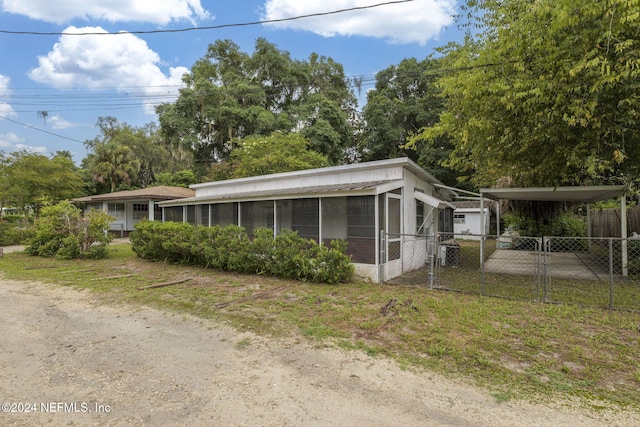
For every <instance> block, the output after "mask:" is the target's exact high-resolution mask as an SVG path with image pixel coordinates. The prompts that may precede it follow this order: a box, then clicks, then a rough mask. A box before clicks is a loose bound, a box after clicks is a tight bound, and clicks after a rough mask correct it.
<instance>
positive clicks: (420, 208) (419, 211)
mask: <svg viewBox="0 0 640 427" xmlns="http://www.w3.org/2000/svg"><path fill="white" fill-rule="evenodd" d="M423 222H424V203H423V202H421V201H420V200H416V234H421V233H422V234H427V229H426V227H423V225H422V223H423Z"/></svg>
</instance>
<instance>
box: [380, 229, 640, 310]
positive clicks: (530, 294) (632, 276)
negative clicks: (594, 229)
mask: <svg viewBox="0 0 640 427" xmlns="http://www.w3.org/2000/svg"><path fill="white" fill-rule="evenodd" d="M385 240H386V241H385ZM393 242H398V243H395V244H392V243H393ZM383 245H384V249H385V250H386V251H387V252H386V253H384V254H381V255H384V257H382V258H381V259H382V260H388V262H387V264H386V265H385V268H386V270H385V271H384V275H383V277H389V278H390V279H389V280H388V282H389V283H400V284H410V285H419V286H426V287H429V288H430V289H446V290H451V291H458V292H467V293H474V294H480V295H487V296H495V297H501V298H511V299H517V300H526V301H539V302H544V303H559V304H577V305H583V306H590V307H600V308H609V309H620V310H632V311H640V239H619V238H618V239H616V238H566V237H522V236H480V235H469V234H464V235H454V234H451V233H447V234H441V235H438V236H429V237H427V236H413V235H387V236H386V237H385V238H383V239H382V242H381V247H383ZM402 272H404V273H402ZM401 273H402V274H401Z"/></svg>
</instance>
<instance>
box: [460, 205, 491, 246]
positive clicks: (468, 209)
mask: <svg viewBox="0 0 640 427" xmlns="http://www.w3.org/2000/svg"><path fill="white" fill-rule="evenodd" d="M452 204H453V205H454V206H455V209H454V211H453V233H454V234H455V237H456V239H468V240H480V236H481V235H482V234H485V235H487V234H489V225H490V215H491V210H490V209H489V206H488V204H487V205H485V206H484V226H483V219H482V215H481V214H480V212H481V211H480V202H479V201H465V202H452Z"/></svg>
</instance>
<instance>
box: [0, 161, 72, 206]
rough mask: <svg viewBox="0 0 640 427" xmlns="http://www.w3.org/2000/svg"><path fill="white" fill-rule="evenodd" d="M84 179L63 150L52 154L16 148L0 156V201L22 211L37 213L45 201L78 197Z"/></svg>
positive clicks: (54, 201) (53, 201)
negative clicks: (50, 155)
mask: <svg viewBox="0 0 640 427" xmlns="http://www.w3.org/2000/svg"><path fill="white" fill-rule="evenodd" d="M82 187H83V181H82V177H81V174H80V172H79V170H78V168H77V167H76V166H75V165H74V164H73V161H72V160H71V159H70V158H69V157H68V156H67V155H66V153H65V152H59V153H56V155H54V156H53V157H52V158H49V157H47V156H43V155H41V154H34V153H29V152H26V151H18V152H14V153H11V154H9V155H6V156H5V155H4V154H2V156H0V204H2V205H3V206H5V207H13V208H18V209H19V211H20V212H21V213H23V214H25V215H26V214H27V213H30V212H33V213H36V214H37V213H38V210H39V209H40V208H41V207H42V206H43V204H44V203H45V201H47V200H48V201H49V202H52V203H56V202H59V201H60V200H66V199H70V198H73V197H78V196H80V195H81V194H82Z"/></svg>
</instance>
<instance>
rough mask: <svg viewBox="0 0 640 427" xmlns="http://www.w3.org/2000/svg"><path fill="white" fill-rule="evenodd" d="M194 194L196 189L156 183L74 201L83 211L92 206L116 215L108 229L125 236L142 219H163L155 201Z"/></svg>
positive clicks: (88, 209)
mask: <svg viewBox="0 0 640 427" xmlns="http://www.w3.org/2000/svg"><path fill="white" fill-rule="evenodd" d="M194 195H195V191H194V190H192V189H190V188H182V187H167V186H158V187H148V188H142V189H140V190H128V191H117V192H115V193H107V194H98V195H95V196H87V197H81V198H79V199H74V200H73V201H74V202H76V203H82V204H84V211H85V212H88V211H90V210H91V209H96V210H103V211H106V212H107V213H109V215H111V216H113V217H114V218H115V221H113V222H112V223H111V227H110V228H111V231H112V232H114V233H116V234H119V235H120V236H128V235H129V233H130V232H131V231H133V230H134V226H135V225H136V223H137V222H138V221H140V220H142V219H149V220H151V221H162V209H160V208H159V207H158V202H161V201H166V200H174V199H181V198H185V197H193V196H194Z"/></svg>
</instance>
